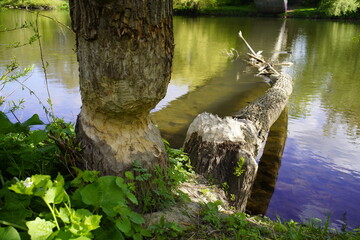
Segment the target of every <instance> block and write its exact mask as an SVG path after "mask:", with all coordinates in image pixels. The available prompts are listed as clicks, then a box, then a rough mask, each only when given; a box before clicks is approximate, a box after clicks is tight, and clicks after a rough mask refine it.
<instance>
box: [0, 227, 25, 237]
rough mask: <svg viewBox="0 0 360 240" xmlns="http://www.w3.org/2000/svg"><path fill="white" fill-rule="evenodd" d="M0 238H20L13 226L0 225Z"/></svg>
mask: <svg viewBox="0 0 360 240" xmlns="http://www.w3.org/2000/svg"><path fill="white" fill-rule="evenodd" d="M0 239H1V240H21V238H20V235H19V233H18V231H17V230H16V229H15V228H13V227H4V228H3V227H0Z"/></svg>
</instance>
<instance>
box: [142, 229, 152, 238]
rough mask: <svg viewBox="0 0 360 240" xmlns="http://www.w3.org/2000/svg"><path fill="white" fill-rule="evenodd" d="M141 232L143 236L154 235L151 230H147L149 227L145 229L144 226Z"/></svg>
mask: <svg viewBox="0 0 360 240" xmlns="http://www.w3.org/2000/svg"><path fill="white" fill-rule="evenodd" d="M140 234H141V235H142V236H144V237H151V236H152V235H151V233H150V231H149V230H147V229H144V228H143V229H141V230H140Z"/></svg>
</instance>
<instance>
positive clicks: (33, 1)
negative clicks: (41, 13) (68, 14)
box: [0, 0, 69, 10]
mask: <svg viewBox="0 0 360 240" xmlns="http://www.w3.org/2000/svg"><path fill="white" fill-rule="evenodd" d="M0 7H5V8H20V9H44V10H51V9H62V10H66V9H68V8H69V4H68V1H65V0H0Z"/></svg>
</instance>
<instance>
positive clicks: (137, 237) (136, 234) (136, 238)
mask: <svg viewBox="0 0 360 240" xmlns="http://www.w3.org/2000/svg"><path fill="white" fill-rule="evenodd" d="M133 239H134V240H142V236H141V234H140V233H135V234H134V236H133Z"/></svg>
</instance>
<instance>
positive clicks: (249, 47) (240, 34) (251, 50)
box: [239, 31, 257, 56]
mask: <svg viewBox="0 0 360 240" xmlns="http://www.w3.org/2000/svg"><path fill="white" fill-rule="evenodd" d="M239 36H240V38H241V39H242V40H243V41H244V43H245V44H246V46H247V47H248V49H249V50H250V52H251V53H252V54H254V55H255V56H257V54H256V52H255V51H254V50H253V49H252V48H251V46H250V45H249V44H248V42H247V41H246V40H245V38H244V37H243V35H242V32H241V31H239Z"/></svg>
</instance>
